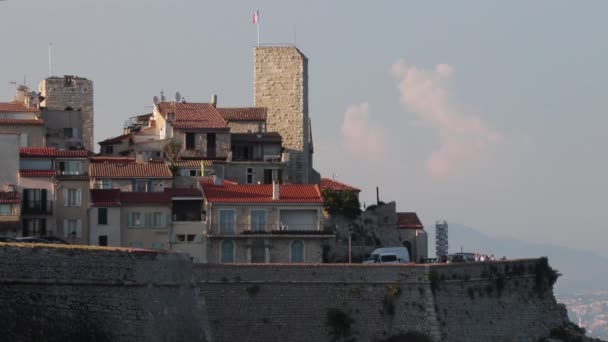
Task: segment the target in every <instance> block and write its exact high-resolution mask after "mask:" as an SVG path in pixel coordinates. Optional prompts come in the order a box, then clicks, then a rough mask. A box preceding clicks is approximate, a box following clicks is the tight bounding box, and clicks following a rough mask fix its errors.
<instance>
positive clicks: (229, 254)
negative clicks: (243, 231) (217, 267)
mask: <svg viewBox="0 0 608 342" xmlns="http://www.w3.org/2000/svg"><path fill="white" fill-rule="evenodd" d="M220 249H221V251H220V261H221V262H234V252H235V249H236V248H235V247H234V242H233V241H232V240H224V241H222V243H221V245H220Z"/></svg>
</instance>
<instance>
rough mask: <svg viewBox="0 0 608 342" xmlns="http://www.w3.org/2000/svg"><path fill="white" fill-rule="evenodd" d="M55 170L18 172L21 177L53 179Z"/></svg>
mask: <svg viewBox="0 0 608 342" xmlns="http://www.w3.org/2000/svg"><path fill="white" fill-rule="evenodd" d="M56 173H57V171H55V170H19V175H21V177H53V176H54V175H55V174H56Z"/></svg>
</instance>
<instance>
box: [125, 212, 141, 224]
mask: <svg viewBox="0 0 608 342" xmlns="http://www.w3.org/2000/svg"><path fill="white" fill-rule="evenodd" d="M127 218H128V220H129V222H128V225H129V227H130V228H143V227H144V226H145V225H146V222H145V216H144V215H143V214H142V213H139V212H132V213H130V214H129V215H128V217H127Z"/></svg>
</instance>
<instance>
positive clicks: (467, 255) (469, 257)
mask: <svg viewBox="0 0 608 342" xmlns="http://www.w3.org/2000/svg"><path fill="white" fill-rule="evenodd" d="M455 255H462V257H463V258H464V261H467V262H473V261H475V253H456V254H455Z"/></svg>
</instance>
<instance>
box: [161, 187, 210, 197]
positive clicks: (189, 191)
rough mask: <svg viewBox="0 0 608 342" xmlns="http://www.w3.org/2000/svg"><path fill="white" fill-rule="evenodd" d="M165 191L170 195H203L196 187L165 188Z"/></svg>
mask: <svg viewBox="0 0 608 342" xmlns="http://www.w3.org/2000/svg"><path fill="white" fill-rule="evenodd" d="M165 192H166V193H167V194H169V196H171V197H203V193H202V192H201V190H200V189H197V188H165Z"/></svg>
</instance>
